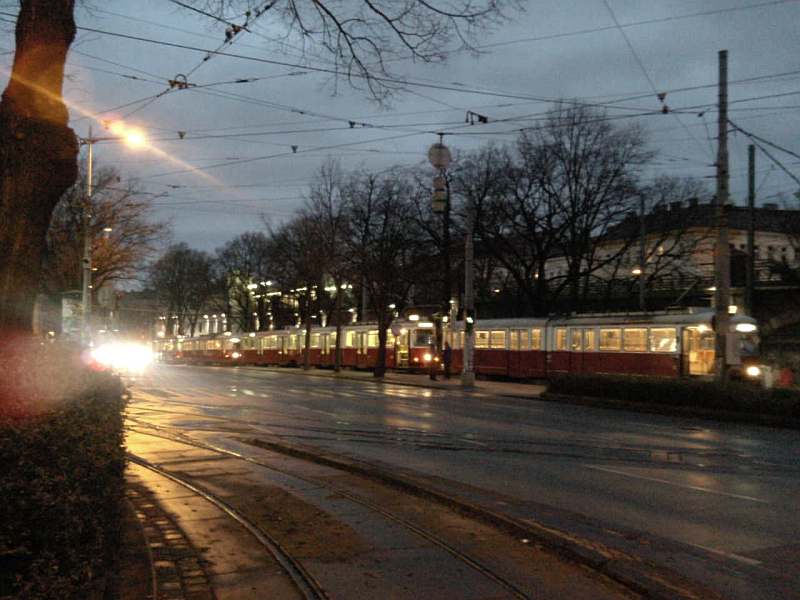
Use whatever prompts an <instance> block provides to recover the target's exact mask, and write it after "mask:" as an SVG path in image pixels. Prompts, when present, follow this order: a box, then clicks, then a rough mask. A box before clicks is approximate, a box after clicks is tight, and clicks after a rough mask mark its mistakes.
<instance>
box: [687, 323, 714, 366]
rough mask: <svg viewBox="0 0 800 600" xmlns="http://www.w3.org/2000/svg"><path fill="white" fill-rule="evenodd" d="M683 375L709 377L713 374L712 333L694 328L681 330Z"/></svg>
mask: <svg viewBox="0 0 800 600" xmlns="http://www.w3.org/2000/svg"><path fill="white" fill-rule="evenodd" d="M682 359H683V373H684V374H686V375H710V374H711V373H713V372H714V333H713V332H710V331H702V332H701V331H699V330H698V329H697V328H695V327H686V328H684V330H683V355H682Z"/></svg>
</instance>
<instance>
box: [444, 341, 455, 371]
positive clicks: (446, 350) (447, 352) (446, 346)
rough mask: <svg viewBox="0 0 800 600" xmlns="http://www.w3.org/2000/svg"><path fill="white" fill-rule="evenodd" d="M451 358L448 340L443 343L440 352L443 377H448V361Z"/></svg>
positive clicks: (451, 353)
mask: <svg viewBox="0 0 800 600" xmlns="http://www.w3.org/2000/svg"><path fill="white" fill-rule="evenodd" d="M452 360H453V349H452V348H451V347H450V342H445V343H444V352H443V353H442V361H443V362H444V378H445V379H450V363H451V361H452Z"/></svg>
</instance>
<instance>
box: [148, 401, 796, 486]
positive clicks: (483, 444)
mask: <svg viewBox="0 0 800 600" xmlns="http://www.w3.org/2000/svg"><path fill="white" fill-rule="evenodd" d="M161 404H174V405H177V406H186V407H189V406H192V407H196V408H201V409H202V408H203V407H202V406H201V405H197V404H195V403H192V402H184V401H180V400H162V401H161ZM237 408H243V406H242V405H239V406H238V407H237ZM244 408H251V409H253V410H258V411H259V412H261V413H264V416H267V417H268V416H278V417H281V418H291V419H292V420H301V421H308V422H310V423H314V422H316V421H317V419H313V418H309V417H304V416H302V415H300V416H298V415H294V414H287V413H285V412H281V411H264V409H263V407H259V406H252V407H250V406H244ZM140 410H142V411H147V412H153V413H159V414H163V415H168V416H175V417H188V418H195V419H203V420H208V421H219V422H224V423H226V424H227V425H228V426H230V425H231V424H240V425H243V426H246V427H247V428H248V429H250V430H253V433H254V434H257V433H265V434H268V435H275V436H279V437H281V438H290V439H294V440H297V441H299V442H303V441H308V442H314V441H321V440H326V439H328V438H327V437H325V436H331V437H334V438H336V439H343V438H347V439H348V440H349V441H350V442H353V443H358V444H366V445H369V444H373V445H375V444H377V445H382V444H393V445H405V446H410V447H413V448H415V449H429V450H442V451H450V452H481V453H497V454H510V455H525V456H546V457H555V458H573V459H581V460H593V461H606V460H612V461H615V462H619V461H624V462H626V463H630V464H633V465H652V464H654V463H655V464H658V465H659V467H661V468H665V469H671V470H682V471H685V470H699V471H702V472H703V473H717V474H723V473H737V472H743V471H744V472H748V473H754V472H758V473H760V474H762V475H768V474H769V473H770V471H773V470H775V469H776V468H780V469H782V470H785V469H786V468H791V467H792V466H791V465H788V466H787V465H783V464H781V465H773V464H769V463H763V462H762V463H757V462H753V461H751V457H749V456H747V455H743V454H740V453H730V452H720V451H717V450H703V449H691V450H687V449H684V448H674V447H671V446H664V447H656V448H653V447H649V448H640V447H638V446H635V445H630V444H610V445H609V444H605V443H602V441H599V440H592V439H588V440H586V439H574V440H558V441H551V440H547V439H536V440H533V439H526V438H519V439H509V438H504V439H503V440H496V439H494V438H490V437H475V436H469V435H468V436H453V435H448V434H440V433H432V432H428V431H416V430H413V429H409V428H404V427H399V428H394V429H385V430H376V429H363V428H352V427H344V426H343V427H320V426H316V425H311V424H309V425H302V426H296V425H287V424H282V423H269V424H262V423H259V422H257V421H253V420H252V419H251V420H247V419H242V418H236V417H229V416H226V417H223V416H218V415H213V414H205V413H202V412H200V413H197V412H184V411H181V410H174V409H165V408H155V407H140ZM225 429H226V430H230V427H226V428H225ZM278 430H280V431H281V433H278ZM237 433H240V434H245V433H246V432H245V431H238V432H237ZM794 469H795V470H796V469H797V467H794Z"/></svg>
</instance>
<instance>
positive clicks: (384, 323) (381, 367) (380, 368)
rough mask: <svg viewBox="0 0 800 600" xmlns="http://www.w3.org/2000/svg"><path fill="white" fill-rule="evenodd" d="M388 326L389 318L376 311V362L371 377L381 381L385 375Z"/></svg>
mask: <svg viewBox="0 0 800 600" xmlns="http://www.w3.org/2000/svg"><path fill="white" fill-rule="evenodd" d="M388 326H389V316H388V314H387V313H386V311H385V310H379V311H378V362H377V364H376V365H375V370H374V371H373V372H372V374H373V376H374V377H376V378H378V379H381V378H382V377H383V376H384V375H386V338H387V337H388V336H387V335H386V329H387V327H388Z"/></svg>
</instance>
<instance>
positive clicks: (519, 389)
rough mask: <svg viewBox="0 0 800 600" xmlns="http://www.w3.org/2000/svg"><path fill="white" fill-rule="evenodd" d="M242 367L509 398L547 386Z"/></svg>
mask: <svg viewBox="0 0 800 600" xmlns="http://www.w3.org/2000/svg"><path fill="white" fill-rule="evenodd" d="M239 368H240V369H254V370H258V371H274V372H276V373H287V374H300V375H306V376H309V377H328V378H331V379H346V380H353V381H364V382H366V381H372V382H375V383H393V384H397V385H408V386H412V387H424V388H434V389H441V390H452V391H462V392H465V393H469V394H473V395H486V396H506V397H510V398H538V397H539V396H540V395H541V394H542V393H543V392H544V391H546V390H547V386H546V385H537V384H532V383H512V382H509V381H484V380H476V381H475V385H474V386H473V387H472V388H465V387H463V386H462V385H461V377H460V376H459V375H453V376H451V377H450V379H445V378H444V376H443V375H441V374H440V375H439V376H438V377H437V378H436V381H431V379H430V377H429V376H428V374H427V373H396V372H392V371H387V372H386V375H384V377H383V379H377V378H375V377H373V375H372V371H352V370H342V371H340V372H339V373H335V372H334V371H332V370H331V369H309V370H308V371H304V370H303V369H302V368H298V369H289V368H286V367H239Z"/></svg>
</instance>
